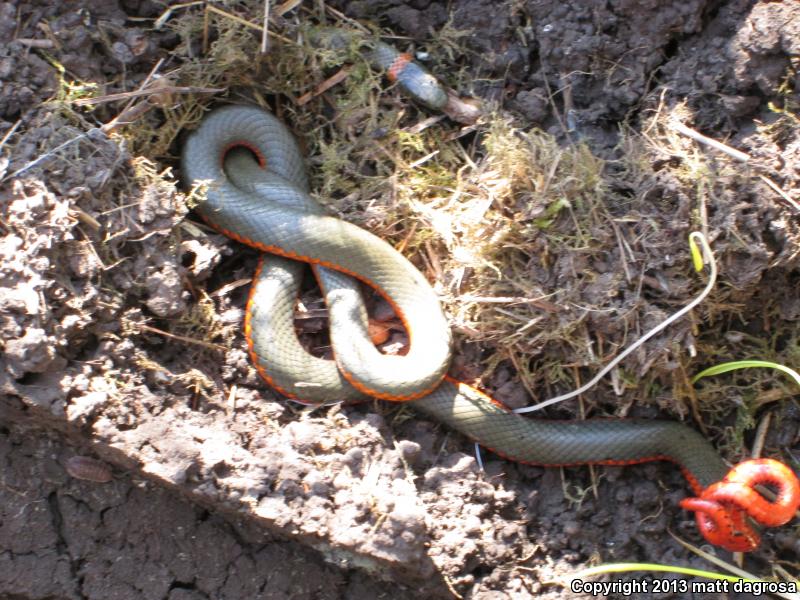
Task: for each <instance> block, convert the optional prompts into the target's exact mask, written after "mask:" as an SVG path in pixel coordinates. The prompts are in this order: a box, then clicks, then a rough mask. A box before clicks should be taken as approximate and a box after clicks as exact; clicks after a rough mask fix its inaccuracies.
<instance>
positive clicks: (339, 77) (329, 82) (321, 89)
mask: <svg viewBox="0 0 800 600" xmlns="http://www.w3.org/2000/svg"><path fill="white" fill-rule="evenodd" d="M351 70H352V66H349V65H347V66H344V67H342V68H341V69H339V70H338V71H336V73H334V74H333V75H331V76H330V77H328V78H327V79H326V80H325V81H323V82H322V83H320V84H319V85H318V86H317V87H316V88H314V90H313V91H311V92H306V93H305V94H303V95H302V96H300V97H299V98H298V99H297V106H303V105H304V104H307V103H308V102H310V101H311V100H312V99H314V98H316V97H317V96H319V95H320V94H324V93H325V92H327V91H328V90H329V89H331V88H332V87H333V86H335V85H337V84H339V83H341V82H342V81H344V80H345V79H347V76H348V75H349V74H350V71H351Z"/></svg>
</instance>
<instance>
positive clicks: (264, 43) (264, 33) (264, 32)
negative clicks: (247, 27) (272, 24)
mask: <svg viewBox="0 0 800 600" xmlns="http://www.w3.org/2000/svg"><path fill="white" fill-rule="evenodd" d="M270 4H271V2H270V0H264V21H263V24H262V29H261V54H266V53H267V47H268V46H269V9H270Z"/></svg>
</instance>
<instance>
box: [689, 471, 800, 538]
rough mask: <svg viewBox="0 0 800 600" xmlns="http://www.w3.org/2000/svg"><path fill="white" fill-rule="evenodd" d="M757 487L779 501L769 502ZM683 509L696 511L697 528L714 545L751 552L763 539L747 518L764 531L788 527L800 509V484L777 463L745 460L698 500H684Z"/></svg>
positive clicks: (705, 491)
mask: <svg viewBox="0 0 800 600" xmlns="http://www.w3.org/2000/svg"><path fill="white" fill-rule="evenodd" d="M757 485H767V486H769V487H771V488H773V489H774V490H775V491H776V492H777V498H776V499H775V500H774V501H771V500H768V499H766V498H765V497H764V496H762V495H761V494H760V493H759V492H758V491H756V489H755V486H757ZM681 507H682V508H685V509H686V510H693V511H696V513H697V514H696V518H697V527H698V529H700V532H701V533H702V534H703V537H705V538H706V540H708V541H709V542H711V543H712V544H715V545H717V546H721V547H722V548H725V549H726V550H729V551H731V552H749V551H751V550H755V549H756V548H757V547H758V544H759V542H760V541H761V539H760V536H759V535H758V533H757V532H756V531H755V529H753V527H752V526H751V525H750V524H749V523H748V522H747V517H748V516H749V517H750V518H751V519H753V521H755V522H756V523H759V524H761V525H763V526H765V527H778V526H780V525H784V524H785V523H788V522H789V521H790V520H791V519H792V517H793V516H794V514H795V513H796V512H797V509H798V508H800V481H798V479H797V476H796V475H795V474H794V472H792V470H791V469H790V468H789V467H787V466H786V465H784V464H783V463H781V462H778V461H777V460H773V459H771V458H759V459H753V460H746V461H744V462H742V463H739V464H738V465H736V466H735V467H733V468H732V469H731V470H730V471H729V472H728V474H727V475H726V476H725V478H724V479H723V480H722V481H720V482H717V483H714V484H712V485H710V486H708V487H707V488H706V489H705V490H703V493H702V494H700V497H699V498H685V499H684V500H682V501H681Z"/></svg>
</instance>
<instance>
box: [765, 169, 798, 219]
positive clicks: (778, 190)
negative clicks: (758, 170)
mask: <svg viewBox="0 0 800 600" xmlns="http://www.w3.org/2000/svg"><path fill="white" fill-rule="evenodd" d="M759 177H760V178H761V180H762V181H763V182H764V183H766V184H767V185H768V186H769V187H771V188H772V190H773V191H774V192H775V193H776V194H778V195H779V196H780V197H781V198H783V199H784V200H786V202H788V203H789V204H790V205H791V206H792V208H794V209H795V210H796V211H797V212H800V204H798V203H797V202H795V201H794V200H792V199H791V198H790V197H789V195H788V194H787V193H786V192H784V191H783V190H782V189H781V188H779V187H778V184H776V183H775V182H774V181H772V179H770V178H769V177H767V176H766V175H759Z"/></svg>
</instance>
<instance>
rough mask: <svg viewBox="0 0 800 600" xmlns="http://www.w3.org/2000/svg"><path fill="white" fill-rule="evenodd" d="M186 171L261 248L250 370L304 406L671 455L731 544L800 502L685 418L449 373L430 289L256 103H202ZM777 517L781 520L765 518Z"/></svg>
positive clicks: (793, 484)
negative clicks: (376, 330)
mask: <svg viewBox="0 0 800 600" xmlns="http://www.w3.org/2000/svg"><path fill="white" fill-rule="evenodd" d="M181 169H182V173H183V179H184V181H185V183H186V184H187V186H188V187H190V188H191V189H194V190H198V189H200V190H201V191H202V193H199V194H196V195H197V196H198V197H200V198H201V200H200V201H199V203H198V205H197V207H196V210H197V211H198V213H199V214H200V216H201V217H202V218H203V219H204V220H205V221H206V222H208V223H209V224H210V225H211V226H212V227H214V228H215V229H217V230H218V231H220V232H222V233H223V234H225V235H226V236H228V237H230V238H232V239H234V240H237V241H239V242H241V243H243V244H246V245H248V246H250V247H252V248H256V249H258V250H260V251H261V252H262V255H261V259H260V260H259V265H258V268H257V272H256V274H255V276H254V279H253V285H252V287H251V290H250V295H249V298H248V302H247V308H246V313H245V314H246V316H245V323H244V336H245V339H246V340H247V345H248V349H249V353H250V356H251V359H252V361H253V363H254V365H255V367H256V370H257V371H258V373H259V374H260V375H261V376H262V377H263V379H264V380H265V381H266V382H267V383H268V384H269V385H270V386H272V387H273V388H275V389H276V390H277V391H278V392H280V393H281V394H283V395H285V396H287V397H289V398H293V399H297V400H299V401H303V402H306V403H311V404H320V403H327V402H339V401H341V402H358V401H363V400H364V399H367V398H379V399H382V400H388V401H397V402H407V403H408V404H409V405H410V406H412V407H413V408H414V409H417V410H418V411H420V412H421V413H423V414H424V415H427V416H428V417H430V418H432V419H434V420H436V421H439V422H441V423H444V424H445V425H447V426H448V427H451V428H452V429H454V430H457V431H459V432H461V433H462V434H464V435H465V436H467V437H468V438H470V439H471V440H474V441H475V442H477V443H478V444H480V445H481V446H484V447H486V448H488V449H490V450H492V451H493V452H495V453H496V454H498V455H500V456H501V457H504V458H506V459H508V460H511V461H517V462H520V463H525V464H533V465H544V466H572V465H581V464H603V465H628V464H633V463H641V462H645V461H652V460H668V461H671V462H674V463H676V464H677V465H678V466H679V467H680V469H681V471H682V472H683V474H684V476H685V477H686V479H687V481H688V483H689V486H690V488H691V489H692V491H693V492H694V493H695V494H696V497H694V498H687V499H685V500H684V501H683V502H684V503H688V504H685V505H682V506H684V507H685V508H687V509H690V510H695V511H697V515H696V516H697V522H698V526H699V528H700V530H701V532H702V533H703V535H705V537H706V538H707V539H709V540H710V541H712V542H713V543H716V544H718V545H720V546H722V547H723V548H726V549H729V550H732V551H734V550H736V551H738V550H752V549H754V548H755V547H756V546H757V545H758V532H757V531H755V530H754V529H753V527H752V526H751V525H750V523H749V522H748V517H749V518H753V519H755V520H756V521H760V522H761V523H762V524H765V523H767V521H768V524H769V525H775V526H777V525H781V524H784V523H786V522H788V521H789V520H790V519H791V518H792V515H793V513H794V512H795V511H796V510H797V508H798V506H800V483H799V482H798V480H797V477H796V476H795V475H794V473H793V472H792V471H791V470H790V469H788V468H787V467H785V466H784V465H782V463H780V462H778V461H776V460H773V459H761V460H760V461H759V462H756V463H752V464H750V467H744V468H742V469H741V470H739V471H736V468H734V469H733V470H731V471H729V469H728V467H727V465H726V464H725V462H724V461H723V459H722V458H721V457H720V455H719V454H718V453H717V452H716V450H715V449H714V447H713V446H712V445H711V443H710V442H709V441H708V440H707V439H705V438H704V437H703V436H702V435H701V434H700V433H698V432H697V431H695V430H694V429H692V428H690V427H688V426H687V425H685V424H683V423H680V422H677V421H669V420H649V419H612V418H609V419H604V418H595V419H587V420H580V421H579V420H575V421H561V420H548V419H533V418H529V417H527V416H523V415H520V414H516V413H514V412H512V411H510V410H509V409H507V408H506V407H505V406H503V405H502V404H501V403H500V402H498V401H496V400H495V399H494V398H492V397H491V396H489V395H488V394H486V393H484V392H482V391H481V390H478V389H476V388H475V387H472V386H470V385H468V384H466V383H464V382H460V381H458V380H456V379H454V378H452V377H451V376H449V375H448V369H449V365H450V359H451V355H452V350H451V345H452V339H451V333H450V328H449V326H448V322H447V319H446V317H445V314H444V312H443V310H442V307H441V303H440V302H439V299H438V296H437V294H436V292H435V291H434V289H433V287H432V286H431V285H430V283H429V282H428V281H427V279H426V278H425V277H424V275H422V273H421V272H420V271H419V270H418V269H417V268H416V267H415V266H414V265H413V264H412V263H411V262H410V261H409V260H408V259H407V258H405V257H404V256H403V255H402V254H401V253H400V252H399V251H398V250H396V249H395V248H394V247H392V246H391V245H390V244H389V243H387V242H386V241H385V240H382V239H380V238H379V237H377V236H375V235H373V234H372V233H370V232H368V231H366V230H365V229H362V228H361V227H358V226H357V225H354V224H352V223H349V222H347V221H345V220H343V219H340V218H338V217H337V216H333V215H331V214H329V213H328V211H327V209H325V208H324V207H323V206H322V205H320V204H319V203H318V202H317V201H316V200H314V199H313V198H312V197H311V195H310V193H309V182H308V178H307V174H306V170H305V165H304V161H303V157H302V154H301V152H300V149H299V147H298V144H297V142H296V140H295V138H294V137H293V135H292V134H291V132H290V131H289V130H288V128H287V127H286V126H285V125H284V124H283V123H282V122H281V121H280V120H279V119H278V118H276V117H275V116H274V115H273V114H272V113H270V112H268V111H266V110H264V109H262V108H260V107H255V106H226V107H223V108H218V109H215V110H213V111H211V112H210V113H209V114H207V115H206V116H205V117H204V118H203V119H202V121H201V123H200V125H199V126H198V127H197V128H196V129H195V130H194V131H193V132H191V133H190V134H189V136H188V137H187V139H186V141H185V143H184V145H183V150H182V156H181ZM306 265H310V266H311V268H312V270H313V272H314V275H315V277H316V278H317V281H318V283H319V287H320V290H321V292H322V294H323V297H324V299H325V303H326V305H327V309H328V314H329V330H330V338H331V346H332V348H333V352H334V360H325V359H323V358H318V357H315V356H313V355H311V354H310V353H309V352H308V351H307V350H306V349H305V347H304V346H303V345H302V343H301V342H300V340H299V339H298V336H297V333H296V331H295V328H294V324H293V318H294V307H295V304H296V301H297V297H298V294H299V290H300V286H301V283H302V279H303V273H304V269H305V268H306ZM362 285H366V286H368V287H369V288H372V289H373V290H375V291H376V292H377V293H378V294H379V295H380V296H382V297H383V298H384V299H385V300H386V301H387V302H388V303H389V304H390V305H391V306H392V307H393V309H394V310H395V312H396V314H397V315H398V317H399V318H400V319H401V320H402V322H403V324H404V326H405V328H406V330H407V332H408V335H409V340H410V343H409V346H410V348H409V350H408V353H407V354H406V355H394V356H393V355H387V354H382V353H381V352H380V351H379V350H378V349H377V348H376V347H375V345H374V344H373V343H372V341H371V339H370V337H369V333H368V315H367V310H366V308H365V303H364V300H363V298H362V294H361V286H362ZM773 463H774V464H773ZM742 464H749V463H742ZM775 465H779V466H780V467H782V468H780V469H779V468H778V467H776V466H775ZM739 467H741V465H739ZM764 483H766V484H768V485H770V486H771V487H774V488H775V489H777V491H778V498H777V499H776V500H775V501H769V500H767V499H765V498H763V497H762V496H761V495H760V494H758V493H756V492H752V494H751V493H749V492H747V490H748V489H749V490H751V491H752V487H753V486H754V485H756V484H764ZM737 490H739V491H738V492H737ZM756 496H757V498H756ZM765 503H766V504H765ZM759 510H760V511H761V512H760V513H759ZM779 512H780V515H779V518H771V519H766V520H765V519H764V518H763V516H764V513H772V516H773V517H774V516H775V515H777V514H778V513H779Z"/></svg>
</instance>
